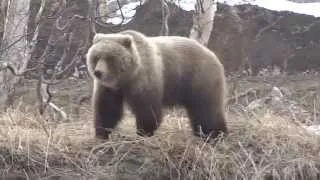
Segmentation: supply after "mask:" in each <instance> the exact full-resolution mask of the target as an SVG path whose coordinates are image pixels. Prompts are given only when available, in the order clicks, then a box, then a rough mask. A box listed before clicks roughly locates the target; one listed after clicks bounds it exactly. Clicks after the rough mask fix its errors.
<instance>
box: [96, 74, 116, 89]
mask: <svg viewBox="0 0 320 180" xmlns="http://www.w3.org/2000/svg"><path fill="white" fill-rule="evenodd" d="M98 82H99V83H100V84H101V85H103V86H104V87H106V88H110V89H118V85H117V84H118V83H117V81H116V80H115V78H110V77H108V78H107V77H104V78H101V79H98Z"/></svg>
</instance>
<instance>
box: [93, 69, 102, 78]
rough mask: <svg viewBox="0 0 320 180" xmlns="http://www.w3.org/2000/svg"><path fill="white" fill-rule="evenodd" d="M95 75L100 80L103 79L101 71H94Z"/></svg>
mask: <svg viewBox="0 0 320 180" xmlns="http://www.w3.org/2000/svg"><path fill="white" fill-rule="evenodd" d="M94 75H95V76H96V77H97V78H98V79H100V78H101V77H102V72H101V71H94Z"/></svg>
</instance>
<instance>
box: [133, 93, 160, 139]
mask: <svg viewBox="0 0 320 180" xmlns="http://www.w3.org/2000/svg"><path fill="white" fill-rule="evenodd" d="M129 104H130V106H131V110H132V112H133V114H134V115H135V117H136V126H137V134H138V135H139V136H147V137H150V136H153V134H154V131H155V130H157V129H158V128H159V126H160V124H161V121H162V109H161V108H162V106H161V100H160V98H158V97H153V96H148V94H143V96H140V97H139V96H135V97H134V98H133V99H130V101H129Z"/></svg>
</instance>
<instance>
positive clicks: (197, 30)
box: [190, 0, 217, 46]
mask: <svg viewBox="0 0 320 180" xmlns="http://www.w3.org/2000/svg"><path fill="white" fill-rule="evenodd" d="M216 10H217V5H216V2H214V0H197V2H196V5H195V13H194V15H193V26H192V28H191V31H190V38H192V39H195V40H197V41H198V42H200V43H201V44H203V45H205V46H207V45H208V41H209V39H210V34H211V31H212V28H213V20H214V15H215V12H216Z"/></svg>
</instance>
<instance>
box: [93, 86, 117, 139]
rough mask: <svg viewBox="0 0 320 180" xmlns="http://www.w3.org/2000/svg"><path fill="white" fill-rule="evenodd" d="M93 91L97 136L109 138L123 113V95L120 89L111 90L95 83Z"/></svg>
mask: <svg viewBox="0 0 320 180" xmlns="http://www.w3.org/2000/svg"><path fill="white" fill-rule="evenodd" d="M94 89H95V90H94V92H93V97H92V98H93V111H94V126H95V136H96V137H97V138H100V139H108V136H109V134H110V133H111V130H112V129H114V128H115V127H116V125H117V124H118V122H119V121H120V120H121V118H122V115H123V97H122V94H121V92H119V91H111V90H109V89H107V88H105V87H103V86H101V85H98V84H97V83H96V84H95V88H94Z"/></svg>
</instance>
